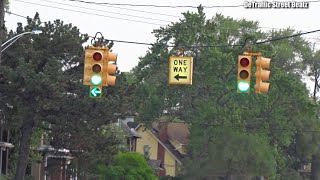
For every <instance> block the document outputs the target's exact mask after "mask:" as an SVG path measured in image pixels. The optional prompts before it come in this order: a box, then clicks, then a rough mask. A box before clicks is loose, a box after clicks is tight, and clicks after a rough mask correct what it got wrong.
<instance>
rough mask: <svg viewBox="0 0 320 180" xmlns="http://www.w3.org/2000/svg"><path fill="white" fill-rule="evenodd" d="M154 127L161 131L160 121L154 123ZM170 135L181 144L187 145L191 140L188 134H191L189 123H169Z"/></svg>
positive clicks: (168, 131) (168, 130)
mask: <svg viewBox="0 0 320 180" xmlns="http://www.w3.org/2000/svg"><path fill="white" fill-rule="evenodd" d="M152 128H154V129H156V130H157V131H159V123H158V122H154V123H152ZM167 133H168V137H169V138H171V139H173V140H175V141H177V142H179V143H180V144H183V145H186V144H188V142H189V139H188V136H189V134H190V132H189V129H188V126H187V124H185V123H172V122H169V123H168V129H167Z"/></svg>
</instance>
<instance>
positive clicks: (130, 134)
mask: <svg viewBox="0 0 320 180" xmlns="http://www.w3.org/2000/svg"><path fill="white" fill-rule="evenodd" d="M118 125H119V127H120V128H121V129H122V131H123V133H124V136H125V138H126V143H127V144H126V145H127V148H128V150H129V151H130V152H135V151H136V143H137V139H138V138H141V135H140V134H139V133H138V132H137V131H136V130H135V128H136V127H137V126H138V125H139V124H138V123H136V122H134V119H133V117H126V118H119V119H118Z"/></svg>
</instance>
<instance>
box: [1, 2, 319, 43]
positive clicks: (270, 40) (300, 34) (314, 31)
mask: <svg viewBox="0 0 320 180" xmlns="http://www.w3.org/2000/svg"><path fill="white" fill-rule="evenodd" d="M17 1H19V0H17ZM319 1H320V0H319ZM6 13H8V14H12V15H16V16H19V17H23V18H28V17H26V16H22V15H19V14H15V13H12V12H10V11H6ZM316 32H320V29H318V30H313V31H308V32H303V33H297V34H293V35H290V36H284V37H279V38H273V39H267V40H264V41H261V42H255V43H254V45H259V44H263V43H267V42H273V41H279V40H283V39H288V38H292V37H297V36H302V35H305V34H311V33H316ZM107 40H110V41H114V42H120V43H129V44H139V45H148V46H152V45H154V43H145V42H134V41H124V40H111V39H107ZM242 46H244V44H234V45H229V44H226V45H200V46H199V45H181V46H179V47H188V48H201V47H217V48H219V47H242ZM167 47H176V46H173V45H168V46H167Z"/></svg>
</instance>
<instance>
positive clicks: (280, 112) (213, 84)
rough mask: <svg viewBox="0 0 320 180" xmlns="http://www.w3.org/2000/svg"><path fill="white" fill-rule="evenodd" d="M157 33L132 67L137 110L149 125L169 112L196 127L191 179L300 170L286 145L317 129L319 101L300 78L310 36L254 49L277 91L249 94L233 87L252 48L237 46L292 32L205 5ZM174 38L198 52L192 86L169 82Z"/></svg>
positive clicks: (191, 53) (189, 52)
mask: <svg viewBox="0 0 320 180" xmlns="http://www.w3.org/2000/svg"><path fill="white" fill-rule="evenodd" d="M154 33H155V36H156V37H157V41H156V43H155V44H154V45H153V46H152V47H151V48H150V50H149V51H148V52H147V54H146V55H145V56H144V57H142V58H141V60H140V62H139V64H138V66H137V67H136V68H135V69H134V71H133V72H134V75H135V77H136V82H137V84H138V85H137V89H136V94H135V96H136V97H135V102H136V108H137V110H138V113H139V119H140V120H141V121H143V122H145V123H148V122H149V123H150V122H151V121H154V120H156V119H157V118H159V117H161V116H164V115H166V116H171V117H172V119H174V118H175V117H179V118H180V119H183V120H185V121H186V122H187V123H190V124H191V126H190V127H191V128H190V131H191V135H190V144H189V147H188V150H189V155H190V159H189V160H190V162H192V164H191V166H189V167H187V172H190V174H189V175H190V176H191V179H201V178H204V177H208V176H214V175H215V174H221V173H222V174H226V175H228V176H238V178H237V179H241V176H243V175H249V176H262V175H264V176H272V177H273V178H274V179H276V178H277V179H280V178H285V176H284V174H285V173H283V172H289V171H290V170H291V169H296V168H297V167H293V166H292V160H290V159H289V158H288V156H287V155H288V154H287V150H288V147H289V146H290V145H291V144H292V143H293V142H294V139H295V137H296V135H298V134H299V133H300V134H303V135H306V136H308V137H310V133H309V135H307V132H304V131H303V130H308V129H310V128H312V129H313V130H315V131H317V130H318V129H319V123H318V122H317V121H316V116H315V113H314V112H315V110H316V106H314V104H313V103H312V101H310V98H309V97H308V91H307V90H306V87H305V85H304V84H303V83H302V82H301V80H300V78H301V73H300V72H301V71H303V70H304V66H303V61H301V59H305V58H306V56H305V54H306V53H307V52H308V50H309V49H308V48H309V46H308V43H307V42H306V41H304V40H303V39H302V38H301V37H294V38H289V39H286V40H281V41H275V42H268V43H263V44H260V45H259V46H258V45H255V46H253V51H254V52H261V53H262V54H263V56H264V57H269V58H271V59H272V66H271V70H272V73H271V74H272V75H271V81H270V83H271V90H270V92H269V93H268V94H266V95H259V94H255V93H254V89H253V88H252V89H251V92H252V93H250V94H249V95H248V94H237V93H236V89H235V87H236V85H235V84H236V73H237V72H236V71H237V69H236V64H237V62H236V61H237V56H238V55H240V54H242V53H243V51H244V50H246V49H243V48H242V47H239V45H241V44H244V42H245V40H246V39H252V40H253V41H254V42H255V41H258V40H260V41H263V40H266V39H269V38H270V37H271V38H279V37H284V36H288V35H292V34H294V30H292V29H284V30H281V31H270V32H261V31H259V27H258V22H252V21H247V20H234V19H232V18H230V17H224V16H222V15H220V14H217V15H216V16H214V17H213V18H211V19H209V20H206V17H205V14H204V13H203V9H202V7H199V8H198V13H189V12H187V13H184V19H181V20H180V22H176V23H172V25H169V26H166V27H163V28H160V29H158V30H155V31H154ZM169 43H172V44H173V46H174V47H177V48H180V47H182V48H184V50H185V52H186V55H188V56H193V58H194V73H193V85H192V86H178V85H168V84H167V76H166V74H167V73H166V72H167V70H168V65H167V61H168V58H169V56H172V55H174V54H175V52H177V49H176V48H172V49H170V48H168V46H169ZM214 45H217V46H214ZM297 57H299V58H297ZM253 70H254V69H253ZM253 72H254V71H253ZM254 82H255V80H254V78H253V79H252V84H254ZM314 145H315V146H317V145H319V144H318V142H315V144H314ZM239 150H240V152H239ZM264 154H265V156H263V155H264ZM274 167H277V168H274ZM296 170H297V169H296ZM196 171H197V172H196ZM281 175H283V177H281Z"/></svg>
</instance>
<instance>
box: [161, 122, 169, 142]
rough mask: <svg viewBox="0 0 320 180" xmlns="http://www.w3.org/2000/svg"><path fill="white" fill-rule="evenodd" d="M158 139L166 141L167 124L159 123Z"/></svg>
mask: <svg viewBox="0 0 320 180" xmlns="http://www.w3.org/2000/svg"><path fill="white" fill-rule="evenodd" d="M159 139H160V141H162V142H165V141H167V140H168V122H165V121H161V122H159Z"/></svg>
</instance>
